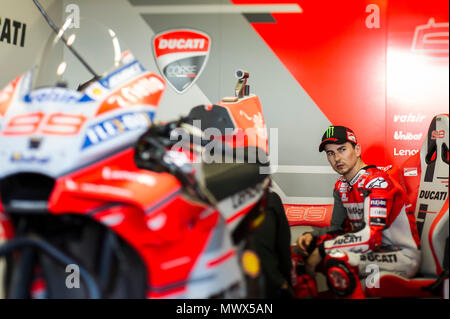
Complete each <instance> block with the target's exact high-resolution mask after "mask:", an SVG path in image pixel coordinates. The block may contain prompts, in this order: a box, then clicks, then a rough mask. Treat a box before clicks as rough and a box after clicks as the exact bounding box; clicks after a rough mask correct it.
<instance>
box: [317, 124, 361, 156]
mask: <svg viewBox="0 0 450 319" xmlns="http://www.w3.org/2000/svg"><path fill="white" fill-rule="evenodd" d="M346 142H350V143H353V144H355V145H356V144H358V142H357V141H356V135H355V133H353V131H352V130H351V129H349V128H347V127H345V126H329V127H328V128H327V130H326V131H325V133H323V136H322V142H321V143H320V145H319V152H322V151H323V150H324V149H325V145H326V144H330V143H332V144H344V143H346Z"/></svg>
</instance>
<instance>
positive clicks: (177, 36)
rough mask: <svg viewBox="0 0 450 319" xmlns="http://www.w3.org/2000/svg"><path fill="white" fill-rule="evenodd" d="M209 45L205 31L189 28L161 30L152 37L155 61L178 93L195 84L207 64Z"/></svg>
mask: <svg viewBox="0 0 450 319" xmlns="http://www.w3.org/2000/svg"><path fill="white" fill-rule="evenodd" d="M210 47H211V39H210V37H209V36H208V35H207V34H205V33H203V32H199V31H194V30H188V29H177V30H169V31H164V32H162V33H159V34H157V35H156V36H155V37H154V39H153V53H154V55H155V59H156V64H157V65H158V68H159V70H160V71H161V74H162V75H163V76H164V78H165V79H166V80H167V82H168V83H169V84H170V86H172V87H173V88H174V89H175V91H177V92H178V93H183V92H185V91H186V90H187V89H189V88H190V87H191V86H192V85H193V84H194V83H195V81H196V80H197V78H198V76H199V75H200V74H201V72H202V71H203V69H204V67H205V65H206V61H207V60H208V55H209V51H210Z"/></svg>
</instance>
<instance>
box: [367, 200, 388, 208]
mask: <svg viewBox="0 0 450 319" xmlns="http://www.w3.org/2000/svg"><path fill="white" fill-rule="evenodd" d="M370 207H383V208H386V200H385V199H377V198H373V199H371V200H370Z"/></svg>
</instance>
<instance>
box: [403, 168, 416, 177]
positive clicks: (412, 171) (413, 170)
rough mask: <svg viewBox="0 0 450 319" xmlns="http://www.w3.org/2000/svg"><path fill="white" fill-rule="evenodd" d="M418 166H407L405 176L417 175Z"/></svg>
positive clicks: (404, 170)
mask: <svg viewBox="0 0 450 319" xmlns="http://www.w3.org/2000/svg"><path fill="white" fill-rule="evenodd" d="M417 175H418V172H417V167H405V168H404V169H403V176H417Z"/></svg>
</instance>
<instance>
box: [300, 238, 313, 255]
mask: <svg viewBox="0 0 450 319" xmlns="http://www.w3.org/2000/svg"><path fill="white" fill-rule="evenodd" d="M312 240H313V235H312V234H311V233H306V234H303V235H301V236H300V237H299V238H298V239H297V245H298V248H299V250H300V254H301V255H302V256H308V255H309V254H308V248H309V246H310V245H311V242H312Z"/></svg>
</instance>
